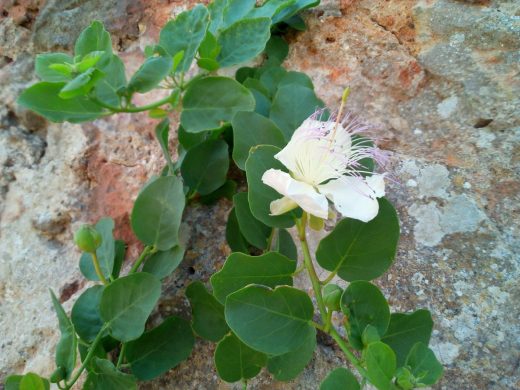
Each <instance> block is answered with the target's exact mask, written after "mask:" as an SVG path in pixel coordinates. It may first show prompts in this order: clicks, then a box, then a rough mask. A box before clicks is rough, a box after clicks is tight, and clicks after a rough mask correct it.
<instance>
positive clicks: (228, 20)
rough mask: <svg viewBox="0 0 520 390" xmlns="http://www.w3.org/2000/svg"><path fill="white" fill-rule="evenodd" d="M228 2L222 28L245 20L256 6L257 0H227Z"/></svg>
mask: <svg viewBox="0 0 520 390" xmlns="http://www.w3.org/2000/svg"><path fill="white" fill-rule="evenodd" d="M226 2H227V4H226V7H225V9H224V12H223V16H222V25H221V28H226V27H228V26H230V25H232V24H233V23H235V22H238V21H239V20H241V19H244V18H245V17H246V15H247V14H248V13H249V12H250V11H251V10H252V9H253V7H254V6H255V4H256V0H227V1H226Z"/></svg>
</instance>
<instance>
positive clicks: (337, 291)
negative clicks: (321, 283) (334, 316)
mask: <svg viewBox="0 0 520 390" xmlns="http://www.w3.org/2000/svg"><path fill="white" fill-rule="evenodd" d="M341 294H343V290H342V288H341V287H340V286H338V285H337V284H327V285H326V286H325V287H323V302H324V303H325V306H327V307H328V308H329V309H330V310H334V311H339V309H340V301H341Z"/></svg>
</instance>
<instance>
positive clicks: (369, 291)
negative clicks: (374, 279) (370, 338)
mask: <svg viewBox="0 0 520 390" xmlns="http://www.w3.org/2000/svg"><path fill="white" fill-rule="evenodd" d="M341 310H342V311H343V313H345V315H346V316H347V318H348V321H349V324H350V328H349V329H347V330H348V332H349V336H350V337H349V340H350V343H351V344H352V346H353V347H354V348H358V349H362V348H363V341H362V335H363V331H364V330H365V328H366V327H367V325H372V326H373V327H375V328H376V329H377V331H378V333H379V334H380V335H382V334H385V332H386V330H387V328H388V323H389V322H390V309H389V307H388V303H387V302H386V299H385V297H384V296H383V294H382V293H381V291H379V289H378V288H377V287H376V286H374V285H373V284H371V283H369V282H365V281H356V282H352V283H350V284H349V285H348V287H347V288H346V289H345V291H344V292H343V295H342V296H341Z"/></svg>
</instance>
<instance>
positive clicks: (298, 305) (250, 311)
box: [225, 285, 314, 355]
mask: <svg viewBox="0 0 520 390" xmlns="http://www.w3.org/2000/svg"><path fill="white" fill-rule="evenodd" d="M225 314H226V321H227V323H228V325H229V327H230V328H231V330H232V331H233V332H234V333H235V334H236V335H237V336H238V338H239V339H240V340H242V342H244V343H246V344H247V345H248V346H250V347H251V348H253V349H255V350H257V351H260V352H263V353H266V354H269V355H283V354H284V353H287V352H290V351H294V350H295V349H297V348H299V347H300V346H301V345H302V344H303V343H304V342H305V340H307V339H308V338H309V337H310V334H312V333H313V332H314V328H313V327H312V326H311V325H310V324H309V322H310V321H311V319H312V316H313V314H314V307H313V305H312V301H311V299H310V298H309V296H308V295H307V294H306V293H305V292H303V291H301V290H298V289H295V288H292V287H287V286H281V287H277V288H275V289H274V290H271V289H270V288H267V287H264V286H258V285H250V286H247V287H245V288H243V289H241V290H238V291H236V292H234V293H233V294H231V295H229V296H228V297H227V299H226V305H225Z"/></svg>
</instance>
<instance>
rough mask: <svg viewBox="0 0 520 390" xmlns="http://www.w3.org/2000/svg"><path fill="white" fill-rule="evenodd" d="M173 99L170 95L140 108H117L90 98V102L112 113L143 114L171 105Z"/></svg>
mask: <svg viewBox="0 0 520 390" xmlns="http://www.w3.org/2000/svg"><path fill="white" fill-rule="evenodd" d="M170 99H171V95H168V96H167V97H165V98H164V99H161V100H158V101H156V102H154V103H150V104H147V105H145V106H139V107H116V106H112V105H110V104H107V103H105V102H102V101H101V100H99V99H97V98H94V97H90V100H92V101H93V102H94V103H96V104H97V105H98V106H101V107H104V108H106V109H108V110H110V111H112V112H142V111H148V110H152V109H154V108H157V107H160V106H162V105H164V104H166V103H169V102H170Z"/></svg>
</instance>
